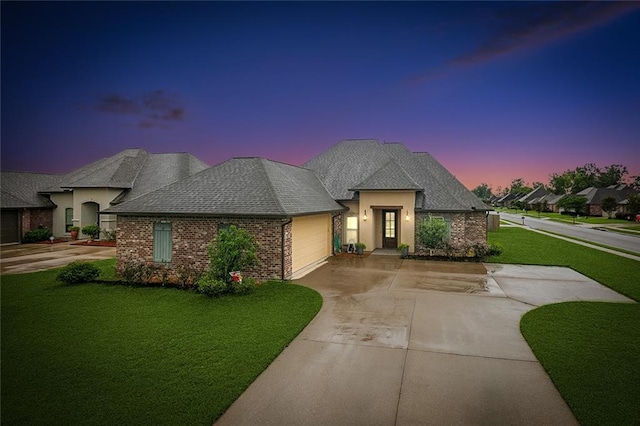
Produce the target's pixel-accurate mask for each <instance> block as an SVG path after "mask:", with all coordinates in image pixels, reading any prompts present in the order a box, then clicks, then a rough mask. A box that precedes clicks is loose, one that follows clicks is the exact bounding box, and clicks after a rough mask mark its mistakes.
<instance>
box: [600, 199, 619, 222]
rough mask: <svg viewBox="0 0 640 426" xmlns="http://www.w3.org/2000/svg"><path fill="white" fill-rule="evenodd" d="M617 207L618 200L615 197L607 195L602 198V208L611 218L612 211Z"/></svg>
mask: <svg viewBox="0 0 640 426" xmlns="http://www.w3.org/2000/svg"><path fill="white" fill-rule="evenodd" d="M617 207H618V202H617V201H616V199H615V197H605V198H603V199H602V210H604V211H605V212H607V214H608V215H609V219H611V213H613V212H614V211H615V209H616V208H617Z"/></svg>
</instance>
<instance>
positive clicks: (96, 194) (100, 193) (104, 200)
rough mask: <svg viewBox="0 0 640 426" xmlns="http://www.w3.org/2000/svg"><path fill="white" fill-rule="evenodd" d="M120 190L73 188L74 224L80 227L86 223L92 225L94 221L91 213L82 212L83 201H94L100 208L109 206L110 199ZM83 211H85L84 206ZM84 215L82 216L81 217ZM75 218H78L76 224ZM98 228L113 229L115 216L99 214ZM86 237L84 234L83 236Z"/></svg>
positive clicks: (118, 193)
mask: <svg viewBox="0 0 640 426" xmlns="http://www.w3.org/2000/svg"><path fill="white" fill-rule="evenodd" d="M121 192H122V190H120V189H110V188H76V189H74V190H73V206H72V207H73V218H74V225H75V226H79V227H80V228H82V227H84V226H87V225H94V224H95V223H96V220H95V218H94V217H93V215H92V214H83V213H82V212H83V204H84V203H96V204H98V205H99V209H100V210H104V209H107V208H109V206H110V203H111V201H113V200H114V199H115V198H116V197H117V196H118V195H120V193H121ZM85 211H87V209H86V206H85ZM83 216H84V217H83ZM76 219H77V220H78V222H77V224H76ZM100 228H103V229H115V228H116V216H115V215H100ZM81 235H82V234H81ZM84 238H86V236H85V237H84Z"/></svg>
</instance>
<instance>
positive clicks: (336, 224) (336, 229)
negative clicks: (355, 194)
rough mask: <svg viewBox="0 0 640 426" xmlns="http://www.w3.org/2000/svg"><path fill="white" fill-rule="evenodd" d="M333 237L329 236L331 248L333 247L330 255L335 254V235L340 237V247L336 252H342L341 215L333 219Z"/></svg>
mask: <svg viewBox="0 0 640 426" xmlns="http://www.w3.org/2000/svg"><path fill="white" fill-rule="evenodd" d="M332 220H333V235H332V236H331V246H332V247H333V249H332V253H334V254H335V253H336V248H335V245H334V241H335V238H336V235H338V236H339V237H340V247H339V248H338V251H341V250H342V244H343V241H342V221H343V220H344V219H343V218H342V213H340V214H337V215H335V216H334V217H333V219H332Z"/></svg>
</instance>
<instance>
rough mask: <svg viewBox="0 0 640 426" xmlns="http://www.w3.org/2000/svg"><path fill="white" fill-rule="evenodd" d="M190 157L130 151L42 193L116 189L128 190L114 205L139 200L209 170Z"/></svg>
mask: <svg viewBox="0 0 640 426" xmlns="http://www.w3.org/2000/svg"><path fill="white" fill-rule="evenodd" d="M207 167H208V166H207V165H206V164H205V163H203V162H202V161H200V160H198V159H197V158H196V157H194V156H193V155H191V154H187V153H171V154H149V153H147V152H146V151H145V150H143V149H127V150H124V151H121V152H119V153H118V154H116V155H113V156H111V157H107V158H103V159H101V160H98V161H96V162H94V163H91V164H88V165H86V166H83V167H81V168H79V169H77V170H74V171H72V172H71V173H68V174H66V175H63V176H61V177H60V179H59V181H58V182H57V184H56V185H49V186H48V187H47V188H44V189H41V192H60V191H62V190H63V189H64V188H71V189H73V188H116V189H123V190H125V191H124V192H123V193H122V194H121V195H120V196H118V197H117V198H116V199H115V200H113V202H112V204H117V203H121V202H123V201H126V200H129V199H132V198H136V197H139V196H140V195H143V194H146V193H148V192H151V191H153V190H156V189H158V188H161V187H163V186H166V185H168V184H170V183H173V182H176V181H178V180H180V179H183V178H185V177H187V176H191V175H193V174H195V173H197V172H200V171H202V170H204V169H206V168H207Z"/></svg>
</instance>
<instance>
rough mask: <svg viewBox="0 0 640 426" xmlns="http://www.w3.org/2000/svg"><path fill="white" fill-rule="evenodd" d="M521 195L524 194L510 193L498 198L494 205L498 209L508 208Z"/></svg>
mask: <svg viewBox="0 0 640 426" xmlns="http://www.w3.org/2000/svg"><path fill="white" fill-rule="evenodd" d="M523 195H525V194H523V193H522V192H510V193H508V194H505V195H503V196H502V197H501V198H499V199H498V201H497V202H496V205H497V206H498V207H508V208H510V207H511V204H513V203H514V202H516V201H517V200H518V199H519V198H520V197H522V196H523Z"/></svg>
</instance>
